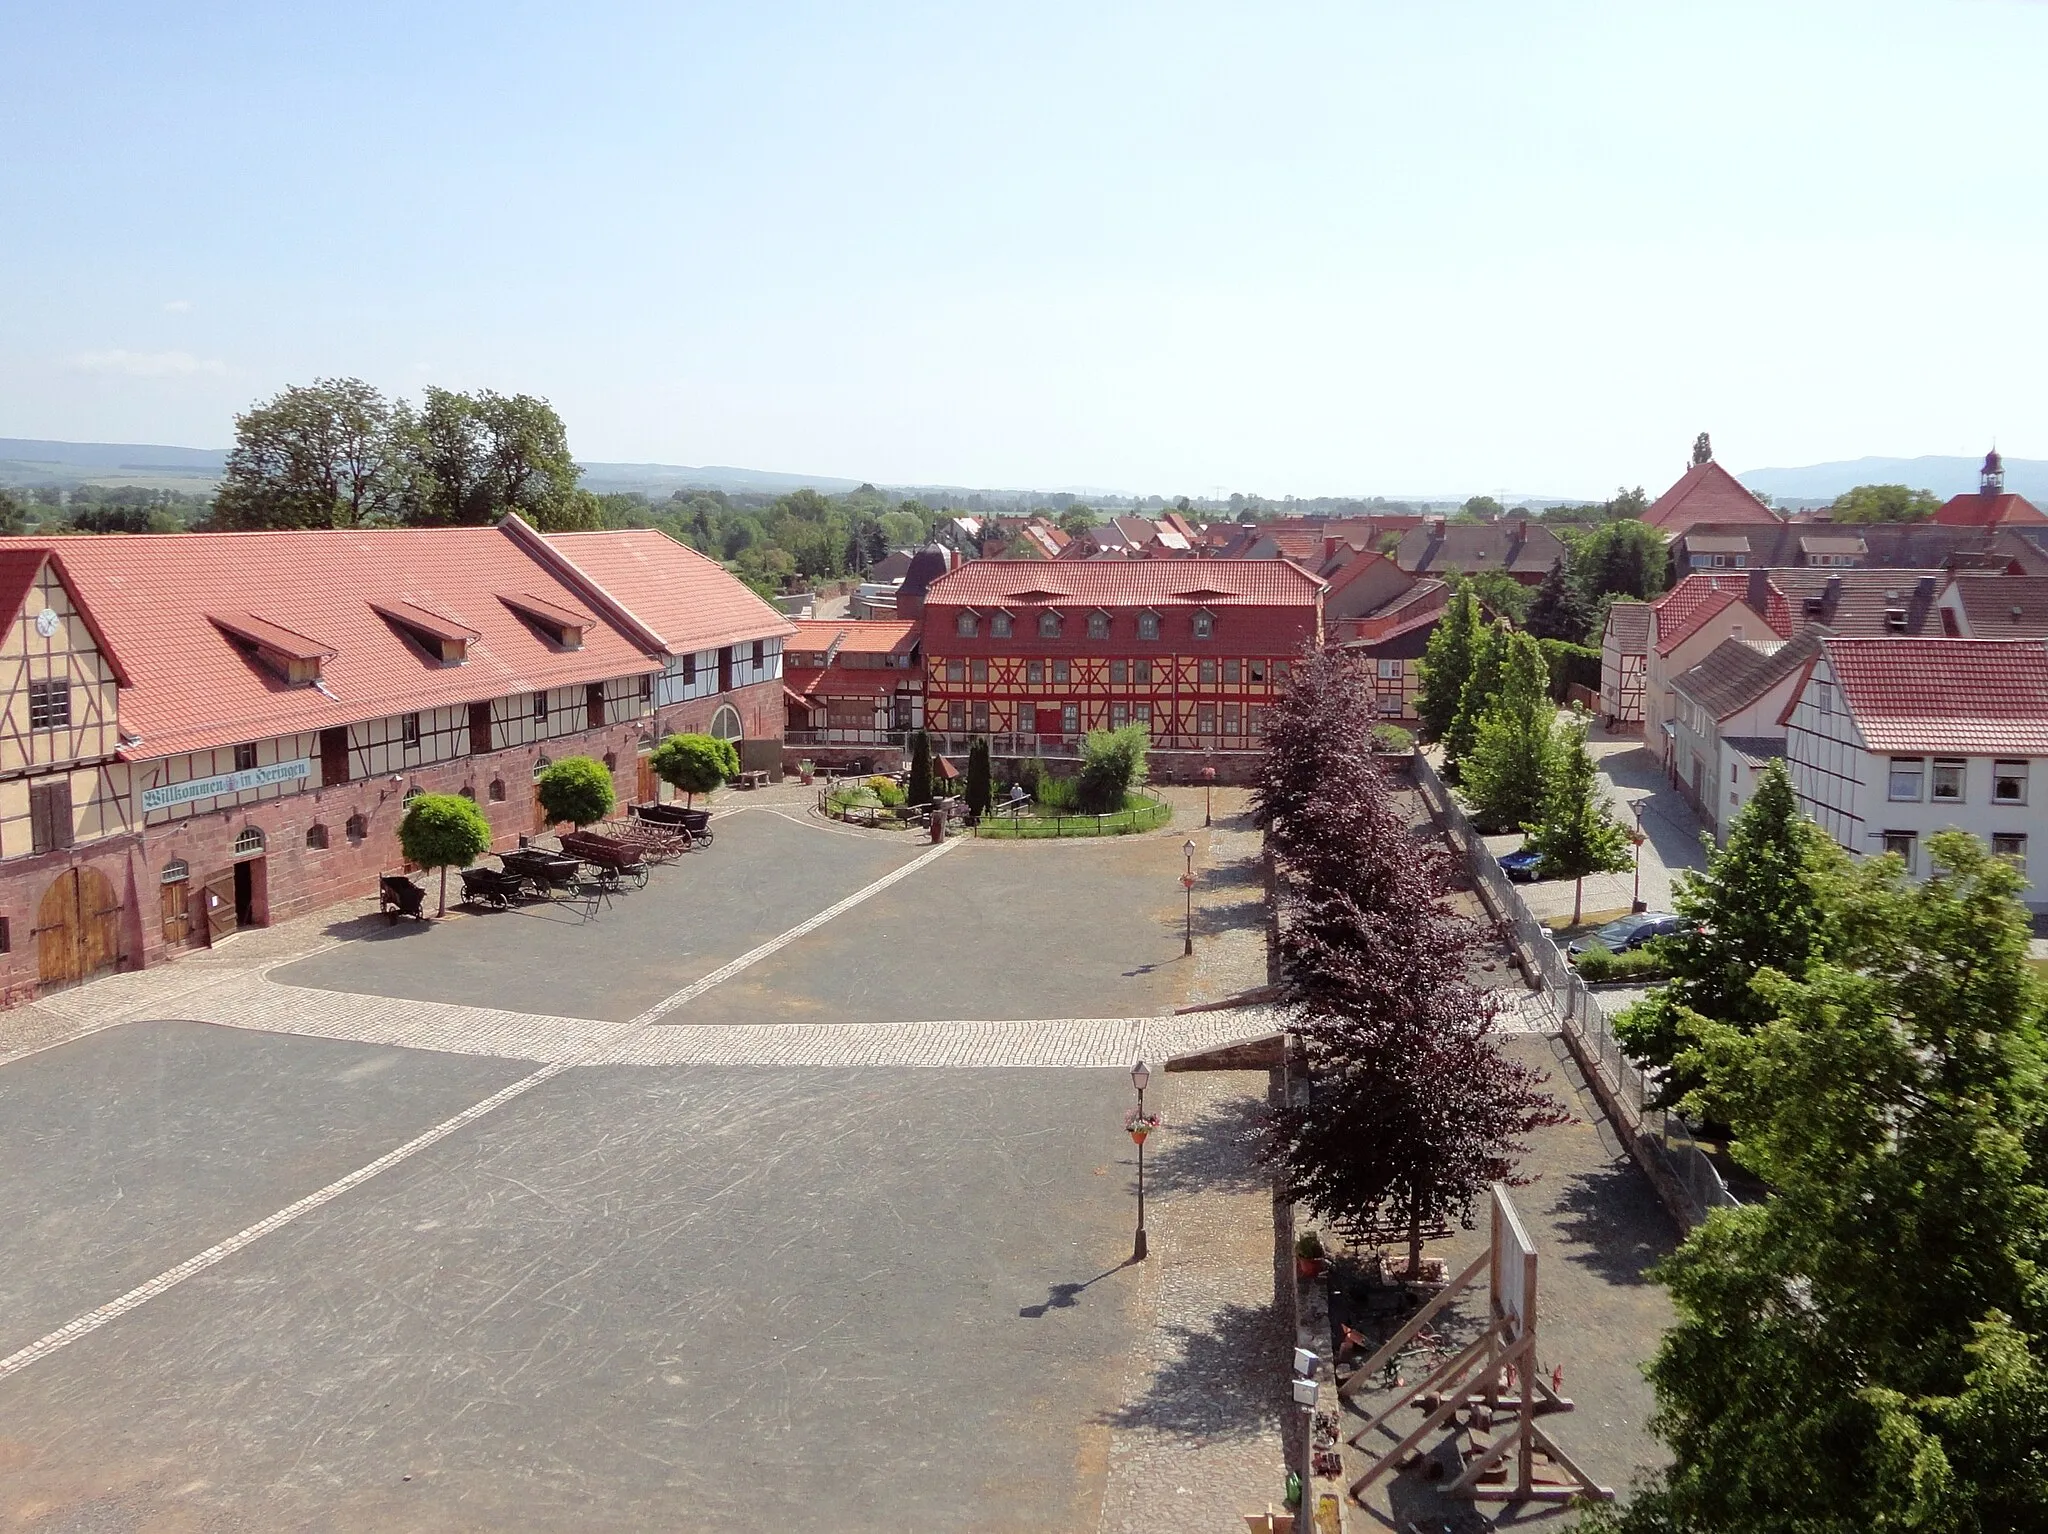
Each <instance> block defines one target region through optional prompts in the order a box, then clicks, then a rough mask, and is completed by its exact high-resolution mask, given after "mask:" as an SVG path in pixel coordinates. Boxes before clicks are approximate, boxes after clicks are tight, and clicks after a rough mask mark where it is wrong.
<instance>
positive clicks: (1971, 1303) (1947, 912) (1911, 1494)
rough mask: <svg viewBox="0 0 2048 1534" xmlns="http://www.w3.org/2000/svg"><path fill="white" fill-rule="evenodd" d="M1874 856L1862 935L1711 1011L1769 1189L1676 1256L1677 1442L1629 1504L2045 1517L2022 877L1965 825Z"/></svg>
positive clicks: (2035, 1072) (1672, 1368)
mask: <svg viewBox="0 0 2048 1534" xmlns="http://www.w3.org/2000/svg"><path fill="white" fill-rule="evenodd" d="M1929 851H1930V853H1931V854H1932V858H1933V861H1934V864H1935V873H1934V875H1933V876H1932V877H1930V878H1929V879H1928V880H1926V881H1925V882H1924V883H1922V884H1919V885H1913V884H1909V883H1908V882H1907V881H1906V878H1905V875H1904V869H1903V868H1902V867H1901V866H1900V864H1899V862H1898V860H1897V859H1895V858H1881V859H1873V860H1871V861H1869V862H1867V863H1863V864H1860V865H1858V866H1857V867H1856V868H1855V869H1854V870H1853V871H1852V872H1850V873H1849V874H1848V876H1847V878H1846V881H1845V884H1844V886H1843V893H1842V899H1841V920H1842V931H1843V933H1844V937H1845V942H1844V947H1843V948H1842V950H1841V951H1840V952H1838V953H1836V954H1834V955H1831V956H1830V957H1829V958H1827V959H1823V960H1821V961H1818V962H1816V963H1813V964H1811V965H1810V966H1809V968H1808V970H1807V973H1806V975H1805V976H1804V977H1803V978H1793V977H1790V976H1786V975H1782V974H1778V973H1776V972H1774V971H1768V970H1767V971H1765V972H1764V973H1763V974H1762V975H1761V976H1759V978H1758V980H1757V992H1758V994H1759V995H1760V996H1761V998H1762V999H1763V1001H1764V1002H1765V1003H1766V1004H1767V1006H1768V1008H1769V1010H1770V1013H1771V1020H1770V1021H1769V1022H1768V1023H1766V1024H1765V1025H1764V1026H1763V1027H1761V1028H1759V1029H1757V1030H1755V1031H1754V1032H1744V1031H1743V1030H1742V1029H1740V1028H1737V1027H1734V1026H1732V1025H1728V1024H1716V1023H1702V1024H1700V1025H1699V1027H1698V1028H1697V1031H1696V1036H1697V1038H1698V1047H1697V1051H1696V1063H1697V1065H1698V1067H1699V1069H1700V1071H1701V1073H1702V1074H1703V1076H1704V1078H1705V1081H1706V1086H1705V1088H1704V1089H1703V1090H1704V1093H1705V1095H1706V1096H1707V1097H1708V1098H1709V1099H1710V1100H1711V1105H1712V1107H1713V1109H1714V1111H1715V1112H1717V1113H1718V1114H1720V1115H1722V1116H1725V1117H1726V1118H1727V1120H1728V1122H1730V1123H1731V1124H1732V1125H1733V1126H1734V1128H1735V1132H1736V1140H1735V1144H1734V1153H1735V1155H1736V1156H1737V1158H1738V1159H1739V1160H1740V1161H1742V1162H1743V1163H1744V1164H1745V1165H1746V1166H1748V1167H1750V1168H1751V1169H1752V1170H1754V1171H1755V1172H1756V1173H1757V1174H1758V1175H1759V1176H1761V1177H1762V1178H1764V1179H1765V1180H1766V1181H1767V1182H1768V1183H1769V1184H1770V1186H1771V1190H1772V1192H1771V1197H1770V1198H1769V1199H1767V1200H1764V1201H1762V1202H1760V1203H1755V1204H1751V1205H1748V1206H1746V1207H1744V1208H1742V1209H1737V1210H1717V1211H1716V1212H1714V1213H1713V1214H1712V1215H1711V1216H1710V1217H1709V1218H1708V1220H1707V1222H1706V1223H1705V1224H1704V1225H1703V1226H1702V1227H1700V1229H1698V1230H1697V1231H1695V1232H1694V1233H1693V1235H1692V1236H1691V1237H1690V1238H1689V1239H1688V1240H1687V1241H1686V1243H1685V1245H1684V1246H1682V1247H1681V1248H1680V1249H1679V1250H1678V1252H1677V1253H1676V1254H1674V1255H1673V1256H1672V1257H1671V1258H1669V1259H1668V1260H1667V1261H1666V1262H1665V1263H1664V1264H1663V1265H1662V1267H1661V1269H1660V1271H1659V1274H1658V1276H1659V1277H1660V1278H1662V1279H1663V1281H1664V1282H1666V1283H1667V1284H1669V1285H1670V1288H1671V1293H1672V1298H1673V1299H1674V1301H1675V1302H1676V1305H1677V1309H1678V1317H1679V1319H1678V1322H1677V1325H1676V1326H1674V1327H1673V1329H1672V1330H1671V1331H1670V1332H1669V1333H1668V1334H1667V1335H1666V1337H1665V1339H1664V1342H1663V1345H1662V1347H1661V1348H1660V1349H1659V1350H1658V1354H1657V1357H1656V1360H1655V1362H1654V1364H1653V1365H1652V1366H1651V1370H1650V1378H1651V1381H1652V1383H1653V1385H1654V1386H1655V1387H1656V1391H1657V1401H1658V1409H1657V1415H1656V1427H1657V1431H1658V1433H1659V1434H1660V1436H1662V1437H1663V1438H1664V1440H1665V1441H1666V1443H1667V1444H1669V1446H1670V1448H1671V1450H1672V1454H1673V1463H1672V1464H1671V1466H1670V1468H1669V1469H1668V1470H1666V1471H1665V1472H1664V1473H1663V1474H1662V1476H1661V1478H1660V1480H1659V1482H1658V1483H1657V1484H1656V1485H1655V1486H1654V1487H1652V1488H1651V1489H1649V1490H1648V1491H1647V1492H1646V1493H1644V1494H1643V1495H1641V1496H1639V1497H1638V1498H1637V1500H1636V1501H1635V1502H1634V1503H1633V1504H1632V1505H1631V1506H1630V1507H1629V1508H1628V1509H1626V1510H1625V1511H1623V1512H1621V1513H1620V1514H1619V1515H1618V1516H1617V1517H1616V1518H1615V1519H1614V1522H1615V1523H1617V1524H1618V1525H1619V1526H1621V1527H1622V1528H1625V1529H1629V1530H1639V1531H1660V1534H1661V1531H1684V1534H1738V1531H1739V1534H1794V1531H1797V1534H1864V1531H1868V1530H1909V1529H1910V1530H1945V1531H1984V1534H1989V1531H1992V1530H2018V1529H2039V1528H2041V1527H2043V1524H2044V1520H2048V1453H2044V1447H2043V1443H2044V1440H2043V1431H2042V1426H2041V1418H2040V1416H2039V1415H2038V1412H2039V1410H2040V1408H2041V1407H2042V1406H2043V1405H2044V1404H2048V1382H2044V1377H2043V1371H2042V1359H2043V1351H2042V1350H2043V1347H2044V1344H2048V1338H2044V1335H2043V1332H2044V1327H2048V1286H2044V1284H2043V1282H2042V1278H2041V1262H2042V1256H2043V1253H2044V1251H2048V1187H2044V1186H2043V1167H2042V1161H2041V1158H2042V1154H2043V1147H2044V1143H2048V1113H2044V1091H2043V1083H2044V1079H2048V1057H2044V1049H2043V1042H2042V1034H2041V995H2040V990H2039V986H2038V983H2037V982H2036V980H2035V979H2034V976H2033V975H2032V973H2031V970H2030V968H2029V966H2028V962H2027V943H2028V937H2029V932H2030V923H2029V920H2028V916H2027V913H2026V910H2025V908H2024V907H2022V906H2021V904H2020V903H2019V899H2018V895H2019V891H2020V889H2021V886H2022V884H2023V882H2024V881H2023V880H2022V878H2021V876H2020V874H2019V873H2018V872H2017V871H2016V870H2015V869H2014V868H2012V867H2011V866H2010V864H2008V863H2007V862H2006V861H2005V860H2004V859H2001V858H1996V857H1993V856H1991V855H1990V854H1989V853H1987V852H1986V851H1985V849H1984V848H1983V846H1982V845H1981V844H1980V843H1978V842H1976V841H1975V840H1973V839H1972V838H1970V837H1968V836H1965V835H1963V834H1962V833H1960V832H1953V831H1948V832H1940V833H1937V834H1936V835H1935V836H1933V837H1931V838H1930V839H1929Z"/></svg>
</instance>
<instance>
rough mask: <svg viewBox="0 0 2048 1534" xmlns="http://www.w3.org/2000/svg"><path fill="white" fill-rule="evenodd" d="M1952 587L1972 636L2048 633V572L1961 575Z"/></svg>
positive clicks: (2021, 636)
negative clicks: (2045, 573) (2047, 573)
mask: <svg viewBox="0 0 2048 1534" xmlns="http://www.w3.org/2000/svg"><path fill="white" fill-rule="evenodd" d="M1949 590H1950V591H1952V592H1953V593H1954V594H1955V598H1956V603H1957V605H1958V606H1960V607H1961V608H1962V610H1963V618H1964V621H1965V622H1966V623H1967V624H1968V625H1969V632H1970V637H1971V638H1972V639H2040V638H2044V637H2048V575H1959V576H1957V577H1956V578H1955V580H1954V581H1953V582H1952V583H1951V584H1950V586H1949Z"/></svg>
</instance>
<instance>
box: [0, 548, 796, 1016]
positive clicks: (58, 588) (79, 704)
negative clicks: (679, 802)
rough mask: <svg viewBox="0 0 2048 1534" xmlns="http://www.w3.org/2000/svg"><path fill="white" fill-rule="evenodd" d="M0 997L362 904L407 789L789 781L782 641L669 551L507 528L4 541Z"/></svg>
mask: <svg viewBox="0 0 2048 1534" xmlns="http://www.w3.org/2000/svg"><path fill="white" fill-rule="evenodd" d="M0 612H4V613H5V614H6V621H7V627H6V629H5V634H4V638H0V678H4V680H5V702H4V706H0V718H4V721H5V723H4V739H0V990H4V994H5V996H6V997H7V998H8V999H10V1000H12V999H18V998H20V997H22V996H24V995H29V994H33V993H34V992H35V991H36V990H37V989H39V988H42V987H48V986H53V985H59V984H63V983H66V982H69V981H73V980H77V979H81V978H84V977H86V976H88V975H91V974H95V973H98V972H100V971H103V970H106V969H110V968H114V967H128V968H133V967H139V966H141V965H145V964H150V963H154V962H157V961H158V960H160V959H162V958H164V957H166V956H167V955H169V954H172V953H174V952H176V951H177V950H178V949H180V948H183V947H187V946H191V945H194V944H201V943H209V942H213V941H218V940H219V939H220V938H221V937H223V936H224V935H226V934H228V933H231V932H233V931H235V930H236V929H237V928H239V927H241V926H245V925H250V924H263V923H266V922H269V921H273V920H276V919H278V918H280V917H284V916H288V915H293V914H297V913H299V912H302V911H306V910H310V909H313V908H316V907H318V906H320V905H323V904H327V903H330V902H332V901H334V900H338V899H342V898H345V897H348V896H351V895H358V894H362V893H366V892H368V891H371V890H374V889H375V887H376V877H377V875H378V873H379V872H395V871H396V870H397V869H398V868H399V867H400V864H401V856H400V853H399V850H398V844H397V836H396V832H397V824H398V819H399V816H400V815H401V814H402V813H403V810H404V806H405V803H406V802H407V801H408V800H409V799H411V798H413V797H414V796H415V795H417V794H419V793H425V792H444V793H462V794H466V795H468V796H469V797H471V798H473V799H474V800H476V801H477V803H478V805H479V807H480V808H482V809H483V811H484V813H485V815H486V816H487V818H488V819H489V820H490V822H491V825H492V829H493V831H494V833H495V835H496V838H497V841H498V843H499V844H500V845H509V844H510V843H511V842H512V841H513V840H515V839H516V837H517V836H518V835H519V834H521V833H522V832H530V831H532V830H534V829H536V827H537V825H538V823H539V819H540V813H539V810H538V807H537V805H536V803H535V799H534V794H533V787H532V784H533V780H534V779H535V777H536V776H537V775H538V774H539V773H540V772H541V771H542V770H544V769H545V767H546V766H547V765H548V764H549V762H550V761H552V760H554V759H557V758H559V757H562V756H568V755H585V756H590V757H593V758H596V759H599V760H602V761H603V762H604V763H605V764H606V766H607V767H609V768H610V769H611V771H612V773H613V776H614V780H615V784H616V786H617V788H618V791H619V793H620V794H621V795H622V796H632V795H639V796H642V797H646V796H651V795H652V794H653V793H654V792H655V789H656V785H655V784H654V781H653V778H652V775H651V774H650V773H649V772H648V771H647V770H646V765H645V758H646V756H647V754H648V753H649V752H651V751H652V749H653V747H654V745H655V743H656V742H657V741H658V739H659V738H660V737H661V736H663V735H665V734H669V733H673V732H675V731H678V730H705V731H710V732H712V733H716V734H719V735H722V736H725V737H727V738H729V739H733V740H735V741H737V742H739V743H740V746H741V749H742V753H743V756H751V757H753V758H755V759H757V760H759V761H760V762H761V764H762V765H766V766H772V765H774V764H775V763H776V762H777V761H779V757H780V747H781V738H780V737H781V730H782V708H781V699H780V693H781V685H782V684H781V646H782V642H783V640H784V638H785V637H786V636H787V635H788V634H789V633H790V631H791V626H790V624H789V621H788V620H787V619H785V618H783V617H782V616H781V615H780V614H779V613H777V612H776V611H775V610H774V609H773V608H772V607H770V606H768V604H766V603H764V602H762V601H760V599H759V598H757V597H755V596H754V595H753V593H751V592H750V591H748V590H747V589H746V588H745V587H744V586H743V585H741V584H740V583H739V582H738V581H736V580H734V579H733V578H732V577H731V576H730V575H728V574H727V573H726V572H725V571H724V570H722V569H721V568H719V567H718V566H717V565H715V564H713V563H712V562H710V561H708V560H706V559H704V558H703V557H702V556H700V555H697V554H695V553H693V552H691V551H690V550H688V549H686V548H684V547H682V546H681V545H680V544H677V543H674V542H673V541H671V540H669V539H667V538H665V537H663V536H662V535H660V534H658V533H652V532H647V533H637V532H636V533H591V534H575V535H566V536H560V537H554V538H549V537H543V536H542V535H541V534H539V533H536V532H535V531H533V530H532V529H531V528H529V527H527V526H526V525H525V524H524V523H523V522H520V521H518V519H516V518H513V519H508V521H507V522H505V523H504V524H502V525H501V526H499V527H494V528H493V527H481V528H449V529H379V530H357V531H317V532H264V533H191V534H175V535H165V536H131V537H122V536H113V537H102V538H64V539H55V540H48V541H29V540H20V539H12V540H7V541H6V542H5V544H0Z"/></svg>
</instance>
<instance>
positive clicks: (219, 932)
mask: <svg viewBox="0 0 2048 1534" xmlns="http://www.w3.org/2000/svg"><path fill="white" fill-rule="evenodd" d="M199 900H200V904H201V905H202V906H204V907H205V910H206V941H207V943H208V945H209V946H210V945H212V944H213V943H215V942H217V941H218V940H219V939H221V938H224V937H226V936H227V935H228V934H229V933H230V932H235V931H239V930H240V928H241V923H240V922H238V921H237V920H236V919H235V871H234V870H233V869H232V868H223V869H222V870H221V871H220V872H219V873H212V874H208V875H207V876H206V888H205V890H204V891H203V892H202V893H201V894H200V897H199Z"/></svg>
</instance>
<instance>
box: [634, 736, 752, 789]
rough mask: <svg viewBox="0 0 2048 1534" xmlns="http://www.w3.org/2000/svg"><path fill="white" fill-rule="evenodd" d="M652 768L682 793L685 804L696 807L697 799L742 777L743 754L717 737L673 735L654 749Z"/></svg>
mask: <svg viewBox="0 0 2048 1534" xmlns="http://www.w3.org/2000/svg"><path fill="white" fill-rule="evenodd" d="M648 765H649V766H651V767H653V769H654V772H655V776H657V777H658V778H660V779H661V781H662V782H664V783H666V784H668V785H669V786H670V787H671V788H674V789H678V790H680V791H681V792H682V794H683V796H684V803H686V804H694V803H696V800H697V795H699V794H708V793H710V792H711V791H712V790H713V789H714V788H717V787H718V785H719V784H721V783H726V782H729V781H731V780H732V779H734V778H736V777H738V776H739V775H740V754H739V752H738V751H736V750H734V749H733V744H732V742H731V741H729V740H720V739H719V738H718V737H717V736H716V735H671V736H668V737H667V738H666V739H665V740H663V741H662V743H661V744H660V745H658V746H656V747H655V748H654V754H653V755H652V756H651V757H649V758H648Z"/></svg>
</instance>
